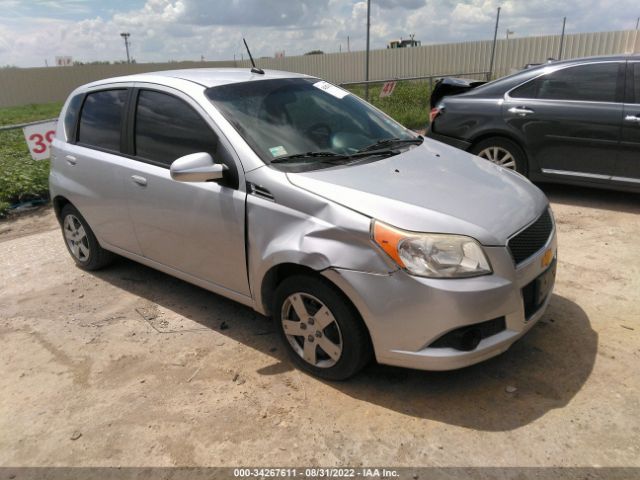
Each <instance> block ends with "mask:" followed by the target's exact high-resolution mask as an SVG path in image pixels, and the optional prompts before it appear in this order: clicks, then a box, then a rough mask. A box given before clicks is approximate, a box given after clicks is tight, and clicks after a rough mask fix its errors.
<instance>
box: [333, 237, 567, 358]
mask: <svg viewBox="0 0 640 480" xmlns="http://www.w3.org/2000/svg"><path fill="white" fill-rule="evenodd" d="M484 248H485V252H486V254H487V256H488V257H489V260H490V262H491V265H492V267H493V274H491V275H486V276H482V277H475V278H467V279H431V278H421V277H415V276H412V275H409V274H407V273H406V272H404V271H402V270H397V271H395V272H392V273H390V274H382V275H381V274H374V273H367V272H358V271H353V270H343V269H329V270H326V271H325V272H324V275H325V276H326V277H327V278H328V279H329V280H331V281H332V282H334V283H335V284H336V285H337V286H338V287H340V288H341V289H342V290H343V292H345V293H346V294H347V296H349V297H350V299H351V301H352V302H353V303H354V304H355V306H356V308H358V310H359V312H360V314H361V315H362V318H363V320H364V322H365V323H366V325H367V327H368V329H369V333H370V335H371V340H372V342H373V347H374V351H375V355H376V359H377V360H378V362H379V363H383V364H388V365H396V366H400V367H407V368H417V369H422V370H452V369H456V368H461V367H465V366H468V365H472V364H474V363H478V362H480V361H483V360H486V359H488V358H491V357H493V356H496V355H498V354H500V353H502V352H504V351H505V350H507V349H508V348H509V347H510V346H511V345H512V344H513V343H514V342H515V341H516V340H518V339H519V338H520V337H521V336H523V335H524V334H525V333H526V332H527V331H528V330H529V329H530V328H531V327H532V326H533V325H534V324H535V323H536V322H537V321H538V320H539V319H540V317H542V315H543V313H544V311H545V309H546V307H547V305H548V303H549V299H550V298H551V293H552V290H550V291H549V294H548V295H547V297H546V299H545V300H544V302H543V304H542V305H541V306H540V307H539V308H538V309H537V310H536V311H535V312H534V313H533V314H531V315H530V317H529V318H525V307H524V299H523V295H522V288H524V287H525V286H526V285H528V284H530V283H531V282H532V281H535V279H536V278H538V277H539V276H540V275H541V274H542V273H544V271H545V270H546V268H547V265H545V264H544V261H543V258H544V255H545V252H547V251H548V250H551V251H552V252H553V258H554V259H555V258H556V251H557V241H556V232H555V228H554V231H553V233H552V235H551V236H550V237H549V240H548V241H547V243H546V244H545V246H544V247H543V248H542V249H540V250H539V251H538V252H537V253H536V254H535V255H533V256H531V257H530V258H528V259H527V260H526V261H525V262H523V263H522V264H520V265H518V268H516V267H515V265H514V263H513V259H512V257H511V255H510V254H509V252H508V250H507V248H506V247H484ZM499 317H504V320H505V325H506V329H504V330H503V331H501V332H499V333H496V334H493V335H491V336H488V337H486V338H483V339H482V340H481V341H480V343H479V344H478V346H477V347H476V348H475V349H473V350H471V351H461V350H456V349H454V348H448V347H444V348H443V347H440V348H434V347H432V346H430V345H431V344H432V343H433V342H434V341H435V340H437V339H438V338H440V337H442V336H443V335H445V334H446V333H448V332H450V331H452V330H455V329H457V328H460V327H465V326H470V325H474V324H477V323H481V322H485V321H488V320H491V319H495V318H499Z"/></svg>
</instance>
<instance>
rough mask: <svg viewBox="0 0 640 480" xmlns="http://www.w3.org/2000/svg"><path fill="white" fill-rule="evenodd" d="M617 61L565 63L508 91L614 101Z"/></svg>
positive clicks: (529, 95)
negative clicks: (571, 64) (565, 66)
mask: <svg viewBox="0 0 640 480" xmlns="http://www.w3.org/2000/svg"><path fill="white" fill-rule="evenodd" d="M620 65H621V64H619V63H595V64H591V65H580V66H577V67H568V68H564V69H562V70H558V71H556V72H552V73H549V74H547V75H542V76H541V77H538V78H536V79H534V80H531V81H530V82H527V83H525V84H524V85H522V86H521V87H518V88H517V89H515V90H514V91H513V92H511V97H514V98H538V99H543V100H579V101H590V102H615V101H617V100H616V97H617V91H618V78H619V72H620Z"/></svg>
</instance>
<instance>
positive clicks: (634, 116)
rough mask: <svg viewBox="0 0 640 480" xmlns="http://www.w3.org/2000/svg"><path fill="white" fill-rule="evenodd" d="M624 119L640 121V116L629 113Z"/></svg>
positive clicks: (626, 120)
mask: <svg viewBox="0 0 640 480" xmlns="http://www.w3.org/2000/svg"><path fill="white" fill-rule="evenodd" d="M624 121H625V122H634V123H640V117H639V116H637V115H627V116H626V117H624Z"/></svg>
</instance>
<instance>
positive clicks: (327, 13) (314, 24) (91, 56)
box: [0, 0, 640, 66]
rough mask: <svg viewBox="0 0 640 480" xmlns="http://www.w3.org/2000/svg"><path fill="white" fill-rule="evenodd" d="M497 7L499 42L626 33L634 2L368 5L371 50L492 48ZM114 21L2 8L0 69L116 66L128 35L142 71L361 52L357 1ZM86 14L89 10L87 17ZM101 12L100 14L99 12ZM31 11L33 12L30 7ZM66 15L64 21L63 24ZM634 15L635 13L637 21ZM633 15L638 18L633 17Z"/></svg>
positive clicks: (3, 4) (149, 4) (441, 0)
mask: <svg viewBox="0 0 640 480" xmlns="http://www.w3.org/2000/svg"><path fill="white" fill-rule="evenodd" d="M499 4H501V5H502V14H501V24H500V35H501V36H502V35H504V31H505V30H506V29H507V28H509V29H511V30H514V31H515V32H516V35H518V36H526V35H534V34H550V33H558V32H559V30H560V26H561V22H562V17H563V16H565V15H566V16H568V20H567V31H568V32H569V33H571V32H577V31H593V30H616V29H632V28H634V27H635V16H634V17H633V18H631V17H629V15H628V12H635V11H637V0H573V1H567V2H558V1H557V0H528V1H523V0H502V1H498V0H459V1H455V0H430V1H428V2H427V1H426V0H372V11H371V25H372V26H371V45H372V47H373V48H384V47H385V45H386V44H387V42H388V41H389V40H391V39H394V38H400V37H404V38H407V37H408V36H409V34H415V35H416V39H419V40H422V42H423V44H427V43H441V42H452V41H453V42H455V41H467V40H478V39H489V38H491V37H492V36H493V22H494V20H495V13H496V8H497V7H498V5H499ZM115 5H119V6H120V8H119V11H118V12H117V13H115V14H114V13H106V11H105V10H104V8H103V7H104V5H102V4H99V3H98V0H96V1H95V2H85V1H81V0H34V2H29V3H27V2H21V1H18V0H0V9H2V11H3V12H7V13H6V14H5V15H4V16H3V17H2V18H0V65H6V64H14V65H18V66H43V65H44V60H45V59H48V60H49V62H50V63H51V62H52V61H53V58H54V56H56V55H71V56H73V57H74V59H77V60H81V61H92V60H112V61H113V60H122V59H124V57H125V52H124V45H123V41H122V38H120V32H123V31H127V32H129V33H130V34H131V37H130V40H131V52H132V55H133V57H134V58H136V59H137V61H139V62H152V61H167V60H169V59H171V60H197V59H199V58H200V56H201V55H203V56H204V57H205V58H206V59H207V60H221V59H231V58H233V56H234V54H235V55H236V56H237V57H240V55H241V53H244V47H243V45H242V40H241V39H242V37H243V36H246V37H247V41H248V42H249V44H250V46H251V49H252V53H254V56H256V57H259V56H265V55H266V56H271V55H273V53H274V52H276V51H279V50H285V51H286V52H287V55H295V54H301V53H304V52H306V51H309V50H316V49H318V50H323V51H325V52H331V51H337V50H338V47H339V45H340V44H342V48H343V50H344V49H346V39H347V36H349V37H350V40H351V49H352V50H356V49H362V48H364V38H365V23H366V1H363V0H297V1H291V0H146V1H145V2H144V3H139V5H138V6H137V7H131V6H129V7H122V5H125V6H126V5H129V4H128V3H127V2H125V1H118V2H117V4H116V3H113V4H112V6H115ZM88 6H89V7H91V8H88ZM98 6H100V8H98ZM36 7H37V8H36ZM65 12H66V15H65ZM638 14H640V12H639V13H638ZM634 15H636V14H634Z"/></svg>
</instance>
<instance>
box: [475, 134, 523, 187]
mask: <svg viewBox="0 0 640 480" xmlns="http://www.w3.org/2000/svg"><path fill="white" fill-rule="evenodd" d="M471 153H473V154H474V155H477V156H479V157H480V158H484V159H485V160H489V161H490V162H492V163H495V164H496V165H500V166H501V167H504V168H508V169H509V170H515V171H516V172H518V173H520V174H522V175H524V176H525V177H526V176H527V175H528V173H529V169H528V165H527V156H526V155H525V153H524V151H523V150H522V149H521V148H520V146H519V145H518V144H516V143H515V142H513V141H511V140H509V139H508V138H503V137H491V138H487V139H485V140H482V141H480V142H478V143H477V144H476V145H474V146H473V148H472V149H471Z"/></svg>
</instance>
